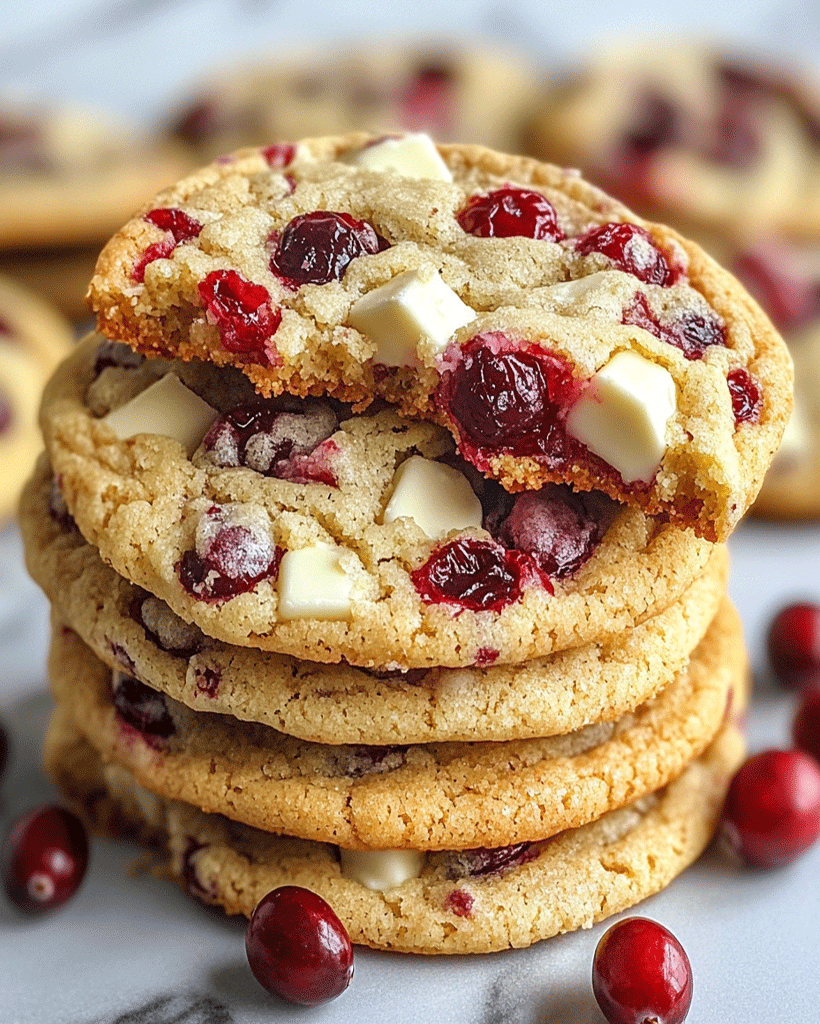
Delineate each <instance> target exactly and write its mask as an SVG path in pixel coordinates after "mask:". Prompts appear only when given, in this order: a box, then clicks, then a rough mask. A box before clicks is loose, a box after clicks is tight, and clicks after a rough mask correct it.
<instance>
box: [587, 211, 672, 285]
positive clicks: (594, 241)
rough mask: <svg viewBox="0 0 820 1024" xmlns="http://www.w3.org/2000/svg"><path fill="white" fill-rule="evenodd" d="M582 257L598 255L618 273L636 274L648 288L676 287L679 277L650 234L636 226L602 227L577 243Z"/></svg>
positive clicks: (612, 224)
mask: <svg viewBox="0 0 820 1024" xmlns="http://www.w3.org/2000/svg"><path fill="white" fill-rule="evenodd" d="M575 249H576V251H577V252H579V253H580V254H581V255H582V256H589V255H590V253H593V252H599V253H601V254H602V255H604V256H607V257H608V258H609V259H610V260H612V262H613V264H614V265H615V268H616V269H617V270H623V271H624V272H625V273H627V274H633V275H634V276H635V277H637V278H638V280H639V281H643V282H645V283H646V284H659V285H664V286H666V285H670V284H674V282H675V279H676V277H677V276H678V275H677V274H676V273H675V271H674V270H673V269H672V267H671V266H670V265H669V261H668V260H667V258H666V256H664V254H663V253H662V252H661V251H660V249H659V248H658V246H657V245H656V244H655V241H654V239H653V238H652V236H651V235H650V234H649V232H648V231H647V230H646V229H645V228H642V227H639V226H638V225H637V224H614V223H611V224H601V225H600V227H597V228H592V229H591V230H590V231H587V233H586V234H585V235H583V236H582V237H581V238H579V239H578V241H577V242H576V243H575Z"/></svg>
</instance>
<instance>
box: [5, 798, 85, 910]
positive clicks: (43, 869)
mask: <svg viewBox="0 0 820 1024" xmlns="http://www.w3.org/2000/svg"><path fill="white" fill-rule="evenodd" d="M87 867H88V836H87V834H86V831H85V826H84V825H83V823H82V822H81V821H80V819H79V818H78V817H77V815H76V814H74V813H72V812H71V811H68V810H66V809H65V808H64V807H58V806H46V807H39V808H37V809H36V810H33V811H30V812H29V813H27V814H24V815H23V816H22V817H20V818H18V819H17V820H16V821H15V822H14V823H13V825H12V826H11V828H10V829H9V831H8V833H7V834H6V839H5V843H4V845H3V880H4V883H5V887H6V893H7V895H8V897H9V899H10V900H11V901H12V903H14V904H16V905H17V906H18V907H19V908H20V909H21V910H24V911H26V912H27V913H33V914H36V913H41V912H43V911H46V910H54V909H55V907H59V906H62V904H63V903H65V902H67V901H68V900H70V899H71V897H72V896H73V895H74V894H75V893H76V892H77V890H78V889H79V887H80V883H81V882H82V880H83V877H84V875H85V871H86V868H87Z"/></svg>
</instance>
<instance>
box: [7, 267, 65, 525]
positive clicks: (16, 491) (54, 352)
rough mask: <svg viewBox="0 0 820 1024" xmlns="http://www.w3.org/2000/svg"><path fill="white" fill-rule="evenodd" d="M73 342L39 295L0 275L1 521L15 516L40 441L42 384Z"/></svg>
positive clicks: (41, 445) (54, 313) (62, 322)
mask: <svg viewBox="0 0 820 1024" xmlns="http://www.w3.org/2000/svg"><path fill="white" fill-rule="evenodd" d="M73 342H74V336H73V334H72V331H71V328H70V326H69V324H68V323H67V322H66V321H65V320H64V319H63V318H62V316H60V314H59V313H58V312H57V311H56V310H55V309H52V308H51V306H50V305H49V304H48V303H47V302H45V301H43V300H42V299H41V298H40V297H39V296H37V295H35V294H34V293H33V292H30V291H28V290H27V289H26V288H23V287H21V286H20V285H18V284H16V283H15V282H14V281H11V280H9V279H7V278H5V277H0V522H5V521H6V520H8V519H9V518H11V516H12V515H13V514H14V512H15V510H16V505H17V501H18V499H19V497H20V491H21V489H22V486H23V482H24V481H25V480H26V478H27V477H28V476H29V474H30V473H31V471H32V468H33V466H34V463H35V461H36V459H37V456H38V455H39V453H40V451H41V449H42V447H43V443H42V438H41V437H40V431H39V429H38V426H37V418H38V410H39V406H40V398H41V395H42V391H43V388H44V387H45V385H46V382H47V381H48V379H49V377H50V376H51V374H52V373H53V371H54V369H55V367H56V366H57V364H58V363H59V362H60V360H62V359H63V358H64V357H65V356H66V355H68V353H69V352H70V351H71V347H72V345H73Z"/></svg>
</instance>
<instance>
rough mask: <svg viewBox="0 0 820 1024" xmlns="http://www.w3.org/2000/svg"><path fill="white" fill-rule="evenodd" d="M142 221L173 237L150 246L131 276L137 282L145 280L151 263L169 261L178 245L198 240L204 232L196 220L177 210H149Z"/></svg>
mask: <svg viewBox="0 0 820 1024" xmlns="http://www.w3.org/2000/svg"><path fill="white" fill-rule="evenodd" d="M142 219H143V220H145V221H148V223H149V224H153V225H154V227H157V228H159V229H160V230H161V231H167V232H168V234H169V235H170V236H171V237H170V238H163V239H161V240H160V241H159V242H154V243H153V244H152V245H149V246H148V248H147V249H146V250H145V252H144V253H143V256H142V259H141V260H140V261H139V263H137V265H136V266H135V267H134V270H133V273H132V275H131V276H132V277H133V278H134V280H135V281H144V280H145V268H146V267H147V266H148V264H149V263H153V262H154V260H165V259H168V257H169V256H170V255H171V253H172V252H173V251H174V249H176V247H177V246H178V245H180V244H181V243H182V242H188V241H190V240H191V239H192V238H196V237H197V235H198V234H199V233H200V231H201V230H202V225H201V224H200V223H199V221H196V220H194V218H193V217H190V216H189V215H188V214H187V213H185V212H184V211H183V210H177V209H175V208H167V209H158V210H149V211H148V213H146V214H145V216H144V217H143V218H142Z"/></svg>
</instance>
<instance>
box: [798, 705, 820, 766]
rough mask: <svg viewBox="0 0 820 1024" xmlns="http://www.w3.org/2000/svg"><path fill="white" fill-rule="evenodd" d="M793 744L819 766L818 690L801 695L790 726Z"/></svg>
mask: <svg viewBox="0 0 820 1024" xmlns="http://www.w3.org/2000/svg"><path fill="white" fill-rule="evenodd" d="M792 736H793V737H794V742H795V743H796V744H797V746H798V747H799V748H800V749H801V750H805V751H806V753H807V754H811V756H812V757H813V758H814V760H815V761H817V762H818V764H820V690H808V691H806V693H804V694H803V699H802V700H801V701H800V706H799V707H798V709H797V714H796V715H795V716H794V723H793V724H792Z"/></svg>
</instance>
